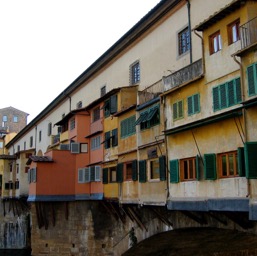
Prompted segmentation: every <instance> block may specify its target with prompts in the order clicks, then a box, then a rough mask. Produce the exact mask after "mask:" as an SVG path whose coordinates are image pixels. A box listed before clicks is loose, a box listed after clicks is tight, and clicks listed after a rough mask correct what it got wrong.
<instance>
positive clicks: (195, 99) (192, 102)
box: [187, 94, 200, 115]
mask: <svg viewBox="0 0 257 256" xmlns="http://www.w3.org/2000/svg"><path fill="white" fill-rule="evenodd" d="M199 112H200V95H199V94H195V95H192V96H190V97H188V98H187V113H188V115H193V114H196V113H199Z"/></svg>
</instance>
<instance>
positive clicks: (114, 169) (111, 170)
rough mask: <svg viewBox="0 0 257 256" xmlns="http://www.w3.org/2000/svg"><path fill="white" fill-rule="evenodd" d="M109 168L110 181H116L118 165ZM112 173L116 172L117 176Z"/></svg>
mask: <svg viewBox="0 0 257 256" xmlns="http://www.w3.org/2000/svg"><path fill="white" fill-rule="evenodd" d="M108 170H109V183H116V182H117V167H116V166H111V167H109V168H108ZM112 173H115V178H114V177H113V176H112Z"/></svg>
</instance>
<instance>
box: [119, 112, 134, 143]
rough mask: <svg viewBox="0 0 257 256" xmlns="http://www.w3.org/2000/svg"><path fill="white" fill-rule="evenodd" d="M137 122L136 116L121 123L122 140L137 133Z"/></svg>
mask: <svg viewBox="0 0 257 256" xmlns="http://www.w3.org/2000/svg"><path fill="white" fill-rule="evenodd" d="M135 122H136V116H135V115H133V116H131V117H129V118H127V119H124V120H122V121H121V123H120V131H121V135H120V136H121V138H126V137H128V136H130V135H133V134H135V133H136V126H135Z"/></svg>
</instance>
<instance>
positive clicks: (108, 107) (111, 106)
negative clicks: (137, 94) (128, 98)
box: [103, 95, 117, 117]
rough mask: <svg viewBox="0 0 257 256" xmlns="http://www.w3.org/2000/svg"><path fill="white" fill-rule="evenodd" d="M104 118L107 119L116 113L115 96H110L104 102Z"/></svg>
mask: <svg viewBox="0 0 257 256" xmlns="http://www.w3.org/2000/svg"><path fill="white" fill-rule="evenodd" d="M103 109H104V117H108V116H110V115H112V114H114V113H116V112H117V95H112V96H111V97H110V98H109V99H108V100H106V101H105V102H104V107H103Z"/></svg>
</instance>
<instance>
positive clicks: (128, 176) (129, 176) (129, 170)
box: [123, 161, 133, 181]
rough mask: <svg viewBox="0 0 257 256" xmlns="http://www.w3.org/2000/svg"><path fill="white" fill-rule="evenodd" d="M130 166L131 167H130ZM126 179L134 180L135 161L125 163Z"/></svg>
mask: <svg viewBox="0 0 257 256" xmlns="http://www.w3.org/2000/svg"><path fill="white" fill-rule="evenodd" d="M128 166H130V168H128ZM123 172H124V181H132V180H133V162H132V161H130V162H126V163H124V169H123Z"/></svg>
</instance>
